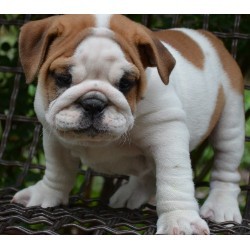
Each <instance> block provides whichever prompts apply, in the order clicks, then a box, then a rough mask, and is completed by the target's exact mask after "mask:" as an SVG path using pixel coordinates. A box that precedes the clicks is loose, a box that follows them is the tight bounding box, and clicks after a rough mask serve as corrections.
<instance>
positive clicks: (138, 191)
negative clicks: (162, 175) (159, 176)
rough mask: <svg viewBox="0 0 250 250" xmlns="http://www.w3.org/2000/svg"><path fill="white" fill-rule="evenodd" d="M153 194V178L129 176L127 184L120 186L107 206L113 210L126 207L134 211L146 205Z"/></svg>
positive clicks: (149, 176) (151, 176) (150, 176)
mask: <svg viewBox="0 0 250 250" xmlns="http://www.w3.org/2000/svg"><path fill="white" fill-rule="evenodd" d="M154 194H155V177H154V176H153V175H146V176H143V177H136V176H130V178H129V181H128V183H126V184H124V185H122V186H121V187H120V188H119V189H118V190H117V191H116V192H115V193H114V194H113V196H112V197H111V198H110V203H109V205H110V206H111V207H113V208H121V207H127V208H129V209H136V208H139V207H140V206H142V205H143V204H145V203H147V202H148V201H149V199H150V198H151V196H153V195H154Z"/></svg>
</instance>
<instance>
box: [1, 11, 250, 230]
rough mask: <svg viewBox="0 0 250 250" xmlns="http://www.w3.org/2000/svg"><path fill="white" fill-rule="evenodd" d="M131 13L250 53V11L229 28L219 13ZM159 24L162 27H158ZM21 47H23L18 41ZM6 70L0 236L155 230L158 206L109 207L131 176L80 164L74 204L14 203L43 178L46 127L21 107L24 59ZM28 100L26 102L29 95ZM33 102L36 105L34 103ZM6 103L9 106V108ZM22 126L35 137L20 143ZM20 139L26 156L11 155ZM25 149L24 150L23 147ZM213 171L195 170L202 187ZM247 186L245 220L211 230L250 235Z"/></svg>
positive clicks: (246, 188)
mask: <svg viewBox="0 0 250 250" xmlns="http://www.w3.org/2000/svg"><path fill="white" fill-rule="evenodd" d="M44 17H46V16H45V15H19V16H18V17H17V18H14V19H13V18H8V17H6V16H5V15H0V27H12V26H15V27H20V26H21V25H22V24H24V23H25V22H27V21H29V20H33V19H41V18H44ZM130 17H131V18H133V19H135V20H137V21H141V22H142V23H143V24H145V25H146V26H148V27H150V28H152V29H161V28H163V26H162V23H164V24H168V25H167V26H164V28H170V27H180V26H185V27H190V28H191V27H194V28H203V29H206V30H210V31H212V32H213V33H214V34H215V35H216V36H218V37H219V38H222V39H223V40H224V42H225V43H226V44H227V46H228V49H229V51H231V53H232V55H233V57H234V58H236V60H238V62H239V54H238V52H239V46H241V45H240V43H241V42H244V43H247V46H248V47H247V48H248V51H250V34H249V33H246V32H242V31H241V27H242V24H244V22H246V21H247V20H249V21H250V19H247V17H246V15H231V16H230V20H231V19H233V22H232V23H231V24H230V26H229V27H227V28H223V24H221V26H222V27H221V28H218V27H220V26H218V24H217V26H214V22H216V15H194V16H192V15H131V16H130ZM194 19H195V20H196V21H195V22H194ZM163 21H164V22H163ZM155 23H157V27H155V26H153V24H154V25H155ZM0 32H1V30H0ZM0 35H1V33H0ZM15 46H16V47H17V44H16V45H15ZM0 56H1V55H0ZM0 59H1V57H0ZM248 60H249V59H248ZM239 63H240V66H241V68H242V71H243V73H245V74H247V69H246V67H247V66H246V62H245V61H243V62H242V61H241V62H239ZM1 72H2V73H4V74H10V75H11V77H12V78H11V79H13V81H12V84H11V86H9V100H7V101H6V102H3V101H4V100H2V103H1V104H0V122H1V124H0V125H1V127H0V129H1V130H2V132H1V134H0V135H1V144H0V174H1V176H2V177H1V178H2V179H1V191H0V234H154V233H155V232H156V220H157V215H156V211H155V207H153V206H152V205H149V204H147V205H145V206H144V207H142V208H141V209H137V210H129V209H111V208H109V207H108V206H107V201H108V199H109V197H110V195H111V194H112V193H113V192H114V190H116V189H117V188H118V187H119V186H120V185H121V184H122V183H123V182H124V180H126V177H124V176H115V177H111V176H106V175H100V174H98V173H95V172H93V171H91V170H90V169H87V168H79V175H78V176H79V179H80V180H81V182H80V186H78V187H77V188H76V190H77V191H76V192H73V193H72V196H71V197H70V203H69V205H68V206H60V207H55V208H48V209H43V208H40V207H30V208H24V207H23V206H21V205H18V204H11V203H10V200H11V199H12V197H13V195H14V193H15V192H16V191H17V190H19V189H20V188H22V187H24V186H25V185H28V184H30V180H31V179H32V181H35V180H36V179H37V180H38V179H39V178H41V175H42V173H43V171H44V169H45V167H44V164H42V163H41V162H40V161H37V160H35V159H37V158H39V157H40V156H38V154H39V152H40V151H41V150H42V146H41V145H42V144H41V133H42V131H41V125H40V123H39V122H38V121H37V119H36V117H35V116H34V114H33V115H27V114H25V115H24V114H23V113H22V111H21V109H20V107H19V105H20V100H19V99H18V98H20V97H23V96H25V95H27V92H28V87H27V86H26V85H25V84H24V77H23V72H22V68H21V65H20V62H19V60H16V61H15V62H14V64H13V63H9V62H8V61H7V62H5V61H2V60H0V73H1ZM248 73H249V72H248ZM245 90H246V91H249V90H250V82H246V84H245ZM0 95H1V93H0ZM0 100H1V98H0ZM22 100H25V97H24V99H22ZM30 105H31V106H32V104H30ZM2 107H5V110H4V109H3V108H2ZM6 110H7V111H6ZM5 111H6V112H5ZM249 116H250V110H249V109H248V110H246V120H248V118H249ZM19 127H20V128H25V129H24V130H22V131H25V133H29V134H28V136H26V137H25V138H29V139H27V141H25V139H24V141H22V138H19V140H17V141H15V139H14V138H15V134H14V135H13V131H15V130H17V129H19ZM20 141H21V144H22V145H24V144H25V154H24V155H25V157H19V155H12V154H9V153H8V154H7V152H9V151H10V152H12V151H11V150H12V147H15V146H16V145H15V144H18V143H19V142H20ZM249 141H250V137H249V136H246V143H247V142H249ZM12 144H13V145H14V146H13V145H12ZM202 147H203V148H202ZM202 147H201V149H200V151H198V152H196V155H199V154H201V152H202V151H203V150H204V149H205V147H206V144H205V145H203V146H202ZM20 150H23V147H21V148H20ZM197 162H198V159H194V160H193V163H194V165H196V164H195V163H197ZM209 170H210V164H209V163H208V164H207V165H206V166H205V167H204V168H203V170H202V171H201V172H199V173H197V171H196V168H194V171H195V180H196V186H197V187H200V186H208V183H207V182H204V177H205V176H207V174H208V173H209ZM30 176H32V178H30ZM100 176H101V177H103V184H102V190H101V195H100V196H99V197H98V198H93V197H92V196H91V191H90V190H91V188H92V187H93V180H94V178H95V177H100ZM27 183H28V184H27ZM241 188H242V193H243V194H244V197H245V199H246V202H245V207H244V210H243V213H244V220H243V222H242V224H241V225H239V224H237V223H235V222H225V223H215V222H212V221H208V223H209V226H210V230H211V234H250V184H249V182H248V183H245V184H244V185H242V186H241Z"/></svg>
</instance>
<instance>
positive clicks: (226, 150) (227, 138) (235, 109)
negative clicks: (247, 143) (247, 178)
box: [200, 93, 245, 223]
mask: <svg viewBox="0 0 250 250" xmlns="http://www.w3.org/2000/svg"><path fill="white" fill-rule="evenodd" d="M244 126H245V120H244V106H243V98H242V96H240V95H239V94H237V93H233V94H230V96H229V98H227V101H226V103H225V107H224V110H223V111H222V116H221V118H220V120H219V122H218V124H217V125H216V127H215V129H214V131H213V133H212V134H211V137H210V140H211V143H212V146H213V148H214V152H215V156H214V164H213V169H212V174H211V182H210V193H209V196H208V198H207V200H206V201H205V203H204V205H203V206H202V207H201V210H200V213H201V216H203V217H204V218H209V219H211V220H214V221H217V222H223V221H236V222H238V223H241V220H242V217H241V213H240V210H239V205H238V201H237V198H238V195H239V193H240V188H239V181H240V174H239V172H238V166H239V165H240V161H241V158H242V155H243V151H244V136H245V133H244Z"/></svg>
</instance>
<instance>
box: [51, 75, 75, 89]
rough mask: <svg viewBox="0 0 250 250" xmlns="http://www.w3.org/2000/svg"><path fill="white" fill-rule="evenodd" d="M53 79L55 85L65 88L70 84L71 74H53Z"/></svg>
mask: <svg viewBox="0 0 250 250" xmlns="http://www.w3.org/2000/svg"><path fill="white" fill-rule="evenodd" d="M54 77H55V81H56V85H57V86H58V87H60V88H65V87H66V88H67V87H69V86H70V85H71V83H72V76H71V74H67V73H65V74H55V76H54Z"/></svg>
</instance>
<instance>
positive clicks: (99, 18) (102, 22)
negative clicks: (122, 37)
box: [95, 14, 112, 28]
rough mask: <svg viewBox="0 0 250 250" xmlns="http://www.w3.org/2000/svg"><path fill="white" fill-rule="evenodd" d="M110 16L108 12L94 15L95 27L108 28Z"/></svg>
mask: <svg viewBox="0 0 250 250" xmlns="http://www.w3.org/2000/svg"><path fill="white" fill-rule="evenodd" d="M111 16H112V15H110V14H103V15H95V21H96V27H97V28H100V27H102V28H103V27H104V28H109V24H110V18H111Z"/></svg>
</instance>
